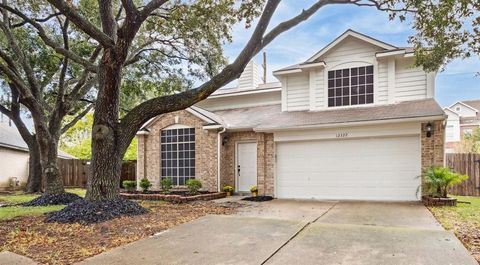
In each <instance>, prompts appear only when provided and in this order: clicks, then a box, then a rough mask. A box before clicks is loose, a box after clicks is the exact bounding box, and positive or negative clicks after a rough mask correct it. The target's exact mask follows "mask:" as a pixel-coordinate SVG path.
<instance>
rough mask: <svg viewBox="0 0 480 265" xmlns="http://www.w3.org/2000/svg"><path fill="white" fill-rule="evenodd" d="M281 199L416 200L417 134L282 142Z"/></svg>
mask: <svg viewBox="0 0 480 265" xmlns="http://www.w3.org/2000/svg"><path fill="white" fill-rule="evenodd" d="M276 155H277V168H276V195H277V197H280V198H318V199H362V200H417V197H416V189H417V187H418V186H419V185H420V179H419V178H418V175H419V174H420V144H419V137H418V136H410V137H396V138H377V139H356V140H341V141H307V142H287V143H277V152H276Z"/></svg>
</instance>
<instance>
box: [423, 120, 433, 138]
mask: <svg viewBox="0 0 480 265" xmlns="http://www.w3.org/2000/svg"><path fill="white" fill-rule="evenodd" d="M432 130H433V127H432V124H431V123H430V122H429V123H427V126H425V131H427V137H428V138H430V137H431V136H432Z"/></svg>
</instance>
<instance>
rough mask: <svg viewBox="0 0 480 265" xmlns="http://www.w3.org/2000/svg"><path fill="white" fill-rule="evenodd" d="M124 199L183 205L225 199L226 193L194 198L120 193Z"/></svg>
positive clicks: (201, 195)
mask: <svg viewBox="0 0 480 265" xmlns="http://www.w3.org/2000/svg"><path fill="white" fill-rule="evenodd" d="M120 196H122V197H123V198H125V199H130V200H147V201H168V202H176V203H185V202H191V201H209V200H215V199H221V198H225V197H227V193H226V192H216V193H208V194H199V195H194V196H181V195H169V194H142V193H138V194H129V193H120Z"/></svg>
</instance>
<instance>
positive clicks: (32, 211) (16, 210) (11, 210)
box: [0, 189, 85, 221]
mask: <svg viewBox="0 0 480 265" xmlns="http://www.w3.org/2000/svg"><path fill="white" fill-rule="evenodd" d="M67 192H72V193H75V194H78V195H79V196H82V197H84V196H85V190H84V189H68V190H67ZM37 196H39V195H38V194H23V193H21V192H18V193H16V194H13V195H0V202H5V203H8V204H17V203H22V202H28V201H30V200H33V199H34V198H36V197H37ZM63 207H65V206H63V205H54V206H41V207H21V206H7V207H0V221H4V220H9V219H12V218H15V217H20V216H37V215H42V214H44V213H48V212H53V211H58V210H60V209H62V208H63Z"/></svg>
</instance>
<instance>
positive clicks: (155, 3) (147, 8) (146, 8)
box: [139, 0, 168, 21]
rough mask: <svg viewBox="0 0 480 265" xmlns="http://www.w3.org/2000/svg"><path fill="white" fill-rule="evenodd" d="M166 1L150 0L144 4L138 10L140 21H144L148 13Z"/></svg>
mask: <svg viewBox="0 0 480 265" xmlns="http://www.w3.org/2000/svg"><path fill="white" fill-rule="evenodd" d="M166 2H168V0H152V1H150V2H149V3H148V4H147V5H146V6H144V7H143V9H142V10H140V15H139V19H140V21H144V20H145V19H147V17H148V16H150V14H151V13H152V12H153V11H155V9H157V8H159V7H161V6H162V5H163V4H165V3H166Z"/></svg>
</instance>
